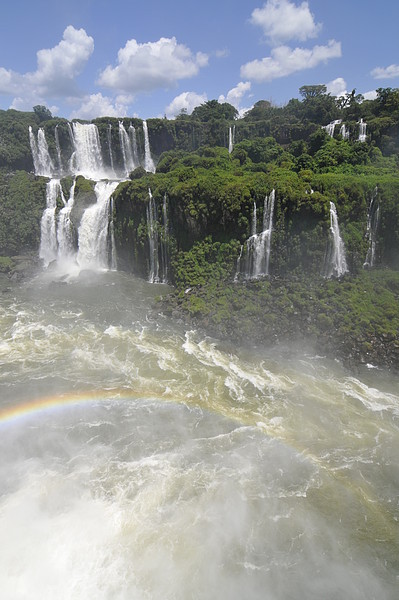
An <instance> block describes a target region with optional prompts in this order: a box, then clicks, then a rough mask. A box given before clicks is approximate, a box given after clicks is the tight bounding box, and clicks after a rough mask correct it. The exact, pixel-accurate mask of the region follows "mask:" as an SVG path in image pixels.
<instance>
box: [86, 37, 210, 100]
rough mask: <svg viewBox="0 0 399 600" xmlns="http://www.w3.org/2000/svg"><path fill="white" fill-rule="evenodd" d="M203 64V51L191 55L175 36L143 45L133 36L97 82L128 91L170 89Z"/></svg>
mask: <svg viewBox="0 0 399 600" xmlns="http://www.w3.org/2000/svg"><path fill="white" fill-rule="evenodd" d="M207 64H208V56H207V55H206V54H203V53H202V52H197V54H195V55H194V54H193V53H192V52H191V50H190V49H189V48H187V46H184V45H183V44H178V43H177V41H176V38H175V37H173V38H161V39H159V40H158V41H157V42H146V43H144V44H139V43H138V42H137V41H136V40H134V39H133V40H128V41H127V42H126V45H125V47H124V48H121V49H120V50H119V52H118V64H117V66H116V67H111V66H108V67H106V69H104V71H103V72H102V73H101V74H100V77H99V80H98V83H99V84H100V85H103V86H105V87H108V88H112V89H117V90H121V91H125V92H130V93H137V92H143V91H151V90H155V89H157V88H170V87H171V86H173V85H175V84H176V82H177V81H179V80H180V79H187V78H189V77H194V75H197V73H198V72H199V70H200V68H201V67H205V66H206V65H207Z"/></svg>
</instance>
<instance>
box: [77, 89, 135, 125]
mask: <svg viewBox="0 0 399 600" xmlns="http://www.w3.org/2000/svg"><path fill="white" fill-rule="evenodd" d="M129 100H131V98H130V97H122V98H120V97H117V98H116V100H115V102H114V101H113V100H112V99H111V98H109V97H107V96H103V95H102V94H100V93H98V94H91V95H90V96H86V97H85V98H84V99H83V102H82V104H81V105H80V107H79V108H77V109H76V110H74V111H73V112H72V113H71V115H70V118H71V119H85V120H88V121H90V120H91V119H95V118H96V117H124V116H126V115H127V112H128V102H129Z"/></svg>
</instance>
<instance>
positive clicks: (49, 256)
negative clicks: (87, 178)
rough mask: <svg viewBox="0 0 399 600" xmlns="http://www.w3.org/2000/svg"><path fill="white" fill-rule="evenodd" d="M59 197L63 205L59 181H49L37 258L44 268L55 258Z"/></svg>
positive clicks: (56, 252)
mask: <svg viewBox="0 0 399 600" xmlns="http://www.w3.org/2000/svg"><path fill="white" fill-rule="evenodd" d="M59 197H61V199H62V201H63V203H64V204H65V199H64V196H63V193H62V188H61V183H60V180H59V179H51V180H50V181H49V182H48V183H47V186H46V208H45V210H44V212H43V215H42V220H41V224H40V230H41V236H40V248H39V256H40V258H41V259H42V260H43V263H44V266H45V267H48V265H49V264H50V263H51V262H52V261H53V260H55V259H56V258H57V254H58V244H57V225H56V216H55V212H56V209H57V198H59Z"/></svg>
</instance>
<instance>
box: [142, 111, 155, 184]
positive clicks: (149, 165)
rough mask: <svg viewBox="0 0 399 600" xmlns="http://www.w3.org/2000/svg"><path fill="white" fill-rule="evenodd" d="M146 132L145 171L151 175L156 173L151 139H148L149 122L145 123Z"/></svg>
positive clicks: (144, 130)
mask: <svg viewBox="0 0 399 600" xmlns="http://www.w3.org/2000/svg"><path fill="white" fill-rule="evenodd" d="M143 132H144V169H145V170H146V171H148V172H150V173H155V163H154V161H153V160H152V156H151V148H150V138H149V137H148V127H147V121H143Z"/></svg>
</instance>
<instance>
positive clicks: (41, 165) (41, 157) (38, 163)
mask: <svg viewBox="0 0 399 600" xmlns="http://www.w3.org/2000/svg"><path fill="white" fill-rule="evenodd" d="M29 141H30V147H31V151H32V158H33V166H34V169H35V175H41V176H42V177H52V176H53V174H54V172H55V169H54V164H53V161H52V160H51V157H50V153H49V150H48V145H47V141H46V136H45V133H44V130H43V129H42V128H40V129H39V130H38V132H37V141H36V139H35V135H34V133H33V130H32V127H30V126H29Z"/></svg>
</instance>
